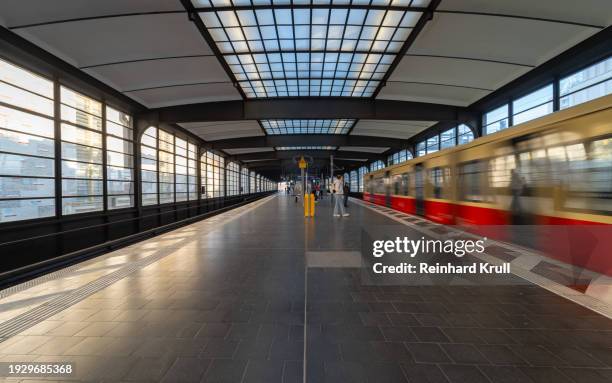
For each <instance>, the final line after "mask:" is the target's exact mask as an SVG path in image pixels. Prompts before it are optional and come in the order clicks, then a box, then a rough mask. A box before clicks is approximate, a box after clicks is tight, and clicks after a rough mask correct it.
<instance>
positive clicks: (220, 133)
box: [179, 120, 264, 141]
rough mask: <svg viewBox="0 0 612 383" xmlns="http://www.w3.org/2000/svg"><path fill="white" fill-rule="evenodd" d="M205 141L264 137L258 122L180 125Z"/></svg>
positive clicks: (191, 123) (190, 123)
mask: <svg viewBox="0 0 612 383" xmlns="http://www.w3.org/2000/svg"><path fill="white" fill-rule="evenodd" d="M179 125H181V126H182V127H183V128H185V129H187V130H189V131H190V132H192V133H194V134H196V135H198V136H199V137H201V138H202V139H204V140H205V141H214V140H224V139H228V138H239V137H252V136H263V135H264V133H263V132H262V130H261V127H260V126H259V123H257V121H252V120H248V121H219V122H189V123H181V124H179Z"/></svg>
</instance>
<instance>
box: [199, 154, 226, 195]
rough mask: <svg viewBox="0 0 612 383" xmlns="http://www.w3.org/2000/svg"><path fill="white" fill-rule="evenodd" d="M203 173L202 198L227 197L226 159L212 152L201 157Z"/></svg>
mask: <svg viewBox="0 0 612 383" xmlns="http://www.w3.org/2000/svg"><path fill="white" fill-rule="evenodd" d="M200 163H201V165H200V166H201V173H202V179H201V183H202V189H203V191H202V198H219V197H223V196H224V195H225V169H224V164H225V159H224V158H223V157H221V156H220V155H218V154H215V153H213V152H210V151H206V152H204V153H202V156H201V157H200Z"/></svg>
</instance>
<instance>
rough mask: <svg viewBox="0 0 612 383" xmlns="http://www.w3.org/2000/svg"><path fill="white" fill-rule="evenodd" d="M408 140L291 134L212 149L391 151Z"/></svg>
mask: <svg viewBox="0 0 612 383" xmlns="http://www.w3.org/2000/svg"><path fill="white" fill-rule="evenodd" d="M407 145H408V140H399V139H397V138H388V137H373V136H357V135H349V136H347V135H341V134H290V135H277V136H257V137H243V138H230V139H226V140H217V141H211V142H210V146H211V147H212V149H219V150H222V149H239V148H260V147H268V148H270V147H276V146H372V147H385V148H391V149H403V148H406V147H408V146H407Z"/></svg>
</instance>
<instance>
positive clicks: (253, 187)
mask: <svg viewBox="0 0 612 383" xmlns="http://www.w3.org/2000/svg"><path fill="white" fill-rule="evenodd" d="M249 178H250V180H249V191H250V192H251V193H255V192H257V186H256V182H257V180H256V178H255V172H249Z"/></svg>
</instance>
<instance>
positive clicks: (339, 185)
mask: <svg viewBox="0 0 612 383" xmlns="http://www.w3.org/2000/svg"><path fill="white" fill-rule="evenodd" d="M332 193H334V217H340V216H343V217H348V215H349V214H348V213H347V212H346V211H345V210H344V181H343V180H342V176H341V175H340V174H338V175H337V176H336V179H334V183H333V186H332Z"/></svg>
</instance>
